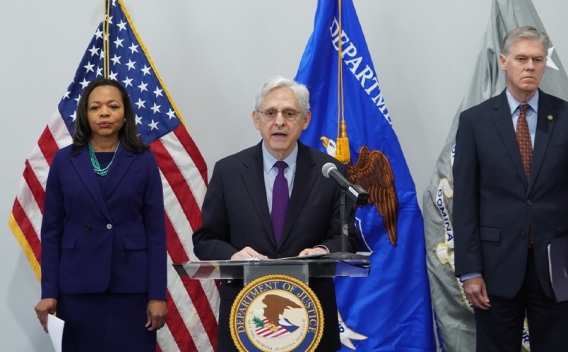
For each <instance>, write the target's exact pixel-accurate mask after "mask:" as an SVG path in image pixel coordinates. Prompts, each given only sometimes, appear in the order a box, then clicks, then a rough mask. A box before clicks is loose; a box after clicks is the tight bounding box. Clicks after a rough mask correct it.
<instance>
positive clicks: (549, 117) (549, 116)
mask: <svg viewBox="0 0 568 352" xmlns="http://www.w3.org/2000/svg"><path fill="white" fill-rule="evenodd" d="M546 118H547V119H549V120H551V121H552V119H553V118H554V117H552V115H548V116H547V117H546Z"/></svg>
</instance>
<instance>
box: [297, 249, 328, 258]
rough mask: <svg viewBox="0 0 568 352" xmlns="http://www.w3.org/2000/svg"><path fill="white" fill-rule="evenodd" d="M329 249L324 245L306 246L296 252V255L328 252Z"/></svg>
mask: <svg viewBox="0 0 568 352" xmlns="http://www.w3.org/2000/svg"><path fill="white" fill-rule="evenodd" d="M328 253H329V251H328V250H327V249H326V248H324V247H314V248H306V249H304V250H303V251H301V252H300V254H298V257H302V256H305V255H312V254H328Z"/></svg>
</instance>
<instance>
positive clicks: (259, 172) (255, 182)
mask: <svg viewBox="0 0 568 352" xmlns="http://www.w3.org/2000/svg"><path fill="white" fill-rule="evenodd" d="M260 143H262V142H260ZM260 143H259V144H258V145H257V148H255V150H254V154H253V155H252V157H251V158H249V159H247V160H244V162H243V165H244V170H243V172H242V173H241V178H242V180H243V183H244V184H245V187H246V189H247V191H248V194H249V196H250V198H251V201H252V204H253V206H254V209H255V210H256V212H257V213H258V215H259V218H260V221H261V222H262V225H263V226H264V229H265V230H266V233H267V234H268V237H269V238H270V241H272V244H274V246H276V241H275V240H274V233H273V232H272V222H271V220H270V213H269V212H268V204H267V203H266V189H265V188H264V169H263V161H262V146H261V144H260Z"/></svg>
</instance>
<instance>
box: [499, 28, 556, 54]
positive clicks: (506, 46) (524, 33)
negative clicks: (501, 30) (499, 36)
mask: <svg viewBox="0 0 568 352" xmlns="http://www.w3.org/2000/svg"><path fill="white" fill-rule="evenodd" d="M520 39H535V40H538V41H539V42H541V43H542V46H543V47H544V56H545V57H546V55H547V51H548V47H549V46H550V39H549V38H548V35H547V34H546V33H544V32H539V31H538V30H537V29H536V28H534V27H531V26H525V27H519V28H515V29H513V30H512V31H510V32H509V33H507V35H506V36H505V39H503V44H502V45H501V54H503V55H505V56H507V55H509V53H510V52H511V46H512V45H513V43H514V42H516V41H517V40H520Z"/></svg>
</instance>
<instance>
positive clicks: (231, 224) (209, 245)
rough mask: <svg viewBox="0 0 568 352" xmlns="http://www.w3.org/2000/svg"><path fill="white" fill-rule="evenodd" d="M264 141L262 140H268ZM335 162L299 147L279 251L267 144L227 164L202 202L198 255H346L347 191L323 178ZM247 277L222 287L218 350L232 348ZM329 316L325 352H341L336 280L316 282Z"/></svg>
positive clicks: (209, 257)
mask: <svg viewBox="0 0 568 352" xmlns="http://www.w3.org/2000/svg"><path fill="white" fill-rule="evenodd" d="M261 143H262V142H261ZM327 162H333V163H335V164H336V165H337V167H338V169H339V170H340V171H341V172H343V174H345V171H346V170H345V166H344V165H342V164H341V163H339V162H338V161H337V160H336V159H334V158H332V157H330V156H328V155H327V154H324V153H322V152H319V151H317V150H315V149H313V148H309V147H307V146H305V145H303V144H302V143H301V142H298V157H297V167H296V174H295V177H294V185H293V188H292V195H291V197H290V204H289V206H288V213H287V216H286V221H285V224H284V230H283V232H282V240H281V243H280V246H276V242H275V240H274V235H273V233H272V225H271V221H270V214H269V211H268V205H267V200H266V190H265V186H264V174H263V160H262V146H261V144H260V143H259V144H258V145H256V146H254V147H251V148H249V149H246V150H244V151H241V152H240V153H237V154H235V155H232V156H229V157H227V158H225V159H222V160H220V161H219V162H218V163H217V164H216V165H215V168H214V170H213V176H212V178H211V182H210V183H209V187H208V189H207V194H206V195H205V200H204V203H203V209H202V213H203V225H202V226H201V227H200V228H199V229H198V230H197V231H195V233H194V234H193V244H194V251H195V254H196V255H197V257H198V258H199V259H202V260H220V259H230V258H231V256H232V255H233V254H235V253H236V252H238V251H240V250H242V249H243V248H244V247H246V246H250V247H251V248H253V249H255V250H256V251H257V252H259V253H261V254H264V255H266V256H268V257H269V258H281V257H288V256H296V255H298V254H299V253H300V251H302V250H303V249H304V248H312V247H314V246H316V245H324V246H326V247H327V248H328V249H329V250H330V252H339V251H340V250H341V237H340V236H341V235H340V230H341V226H340V217H339V205H340V189H339V187H338V186H337V183H335V181H333V180H331V179H327V178H325V177H324V176H323V175H322V172H321V169H322V166H323V165H324V164H325V163H327ZM353 220H354V218H353V216H352V218H351V221H350V231H349V232H350V234H352V235H351V236H350V237H349V241H348V249H349V250H350V251H355V250H356V248H357V244H356V239H355V238H356V237H355V235H354V234H355V231H356V230H355V227H354V221H353ZM242 287H243V283H242V280H235V281H233V282H231V283H229V284H228V283H227V282H225V281H224V282H222V284H221V308H220V314H219V315H220V317H219V340H218V343H219V351H231V350H235V349H234V344H233V342H232V339H231V335H230V330H229V315H228V314H229V311H230V308H231V305H232V303H233V301H234V300H235V298H236V296H237V295H238V293H239V291H240V290H241V289H242ZM310 288H311V289H312V290H313V291H314V293H315V294H316V295H317V296H318V298H319V300H320V303H321V304H322V307H323V311H324V320H325V327H324V336H323V338H322V340H321V342H320V348H319V349H318V350H320V351H335V350H337V349H339V347H340V345H339V332H338V323H337V306H336V301H335V286H334V284H333V280H332V279H310Z"/></svg>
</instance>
